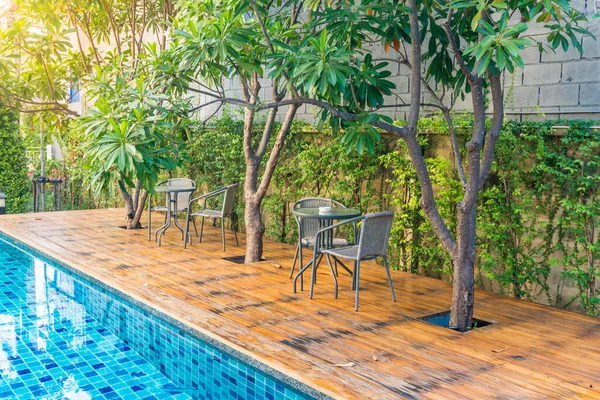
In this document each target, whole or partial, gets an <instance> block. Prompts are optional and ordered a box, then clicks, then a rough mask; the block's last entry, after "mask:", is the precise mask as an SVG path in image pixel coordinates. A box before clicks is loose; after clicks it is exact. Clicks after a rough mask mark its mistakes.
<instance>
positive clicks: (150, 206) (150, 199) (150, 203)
mask: <svg viewBox="0 0 600 400" xmlns="http://www.w3.org/2000/svg"><path fill="white" fill-rule="evenodd" d="M151 240H152V196H151V195H150V196H148V241H151Z"/></svg>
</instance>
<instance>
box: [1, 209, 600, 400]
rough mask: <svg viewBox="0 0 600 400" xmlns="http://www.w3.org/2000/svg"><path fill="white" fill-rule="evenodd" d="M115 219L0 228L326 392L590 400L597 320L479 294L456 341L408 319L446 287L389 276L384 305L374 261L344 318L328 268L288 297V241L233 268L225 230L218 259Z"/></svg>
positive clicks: (344, 291)
mask: <svg viewBox="0 0 600 400" xmlns="http://www.w3.org/2000/svg"><path fill="white" fill-rule="evenodd" d="M123 214H124V212H123V210H115V209H109V210H94V211H72V212H57V213H46V214H23V215H7V216H0V231H1V232H4V233H6V234H8V235H10V236H13V237H14V238H16V239H18V240H21V241H23V242H26V243H28V244H29V245H31V246H33V247H35V248H37V249H39V250H41V251H43V252H44V253H46V254H48V255H50V256H52V257H54V258H56V259H59V260H60V261H62V262H64V263H66V264H68V265H70V266H72V267H75V268H77V269H79V270H81V271H83V272H84V273H86V274H89V275H91V276H93V277H95V278H97V279H99V280H101V281H103V282H105V283H106V284H108V285H110V286H112V287H114V288H116V289H118V290H120V291H122V292H125V293H127V294H128V295H130V296H132V297H134V298H136V299H138V300H142V301H144V302H145V303H147V304H148V305H150V306H152V307H154V308H156V309H158V310H159V311H161V312H164V313H166V314H168V315H170V316H172V317H174V318H176V319H177V320H179V321H181V322H183V323H185V324H186V325H188V326H190V327H192V328H194V329H196V330H198V331H200V332H203V333H204V334H207V335H210V336H211V337H213V338H216V339H218V340H220V341H221V342H223V343H225V344H226V345H228V346H231V347H232V348H234V349H236V350H237V351H241V352H242V353H244V354H246V355H250V356H252V357H254V358H255V359H257V360H259V361H261V362H263V363H265V364H267V365H269V366H270V367H273V368H276V369H277V370H280V371H283V372H284V373H286V374H287V375H289V376H291V377H293V378H295V379H296V380H298V381H300V382H302V383H304V384H306V385H309V386H311V387H313V388H316V389H318V390H319V391H321V392H323V393H325V394H327V395H329V396H331V397H334V398H340V399H359V398H370V399H397V398H437V399H454V398H456V399H465V398H473V399H481V398H485V397H498V398H503V399H509V398H510V399H512V398H514V399H517V398H518V399H523V398H528V399H538V398H540V399H541V398H553V399H557V398H596V399H597V398H600V320H599V319H595V318H590V317H586V316H583V315H579V314H575V313H572V312H567V311H562V310H557V309H552V308H550V307H546V306H542V305H538V304H533V303H529V302H526V301H519V300H515V299H511V298H508V297H503V296H498V295H493V294H488V293H484V292H477V295H476V311H475V316H476V317H478V318H481V319H484V320H488V321H492V322H494V324H493V325H490V326H487V327H485V328H480V329H476V330H474V331H471V332H468V333H464V334H461V333H457V332H454V331H451V330H448V329H444V328H440V327H437V326H433V325H430V324H427V323H424V322H421V321H417V320H415V318H418V317H421V316H424V315H428V314H432V313H436V312H440V311H444V310H446V309H448V307H449V304H450V295H451V289H450V286H449V285H448V284H447V283H444V282H441V281H438V280H435V279H430V278H424V277H420V276H417V275H412V274H408V273H402V272H398V271H393V275H392V276H393V280H394V286H395V289H396V295H397V297H398V302H396V303H393V302H392V301H391V298H390V293H389V288H388V287H387V283H386V277H385V272H384V269H383V268H382V267H379V266H377V265H374V264H365V267H364V269H363V272H361V308H360V311H359V312H355V311H354V308H353V292H352V291H351V290H350V278H349V277H348V276H347V275H345V274H342V273H340V284H341V285H340V297H339V299H337V300H336V299H334V298H333V284H332V281H331V278H330V277H329V276H328V271H327V268H322V269H321V271H320V274H319V278H318V284H317V287H316V291H315V298H314V299H313V300H310V299H309V298H308V290H305V291H304V292H300V293H298V294H296V295H295V294H293V291H292V283H291V281H290V279H289V278H288V275H289V267H290V265H291V260H292V257H293V248H292V247H291V246H287V245H283V244H277V243H270V242H267V243H266V249H265V256H266V258H267V261H265V262H261V263H257V264H255V265H251V266H245V265H236V264H233V263H231V262H228V261H225V260H222V259H221V257H224V256H234V255H240V254H243V253H244V248H243V246H242V245H243V243H240V244H241V246H240V247H236V246H235V245H234V242H233V238H232V236H231V235H230V233H229V232H228V245H229V247H228V251H227V253H224V252H223V251H222V249H221V241H220V236H219V235H220V231H219V230H217V229H214V228H212V227H211V228H208V229H207V230H206V231H205V233H206V236H205V240H204V241H203V243H202V244H198V243H194V245H193V246H192V247H191V248H188V249H187V250H184V249H183V247H182V245H181V241H179V240H178V239H179V236H178V234H177V233H176V231H175V230H174V229H172V230H170V231H169V232H168V233H167V235H166V236H165V240H164V242H163V246H162V247H160V248H159V247H158V246H157V244H156V243H155V242H148V240H147V236H146V231H145V230H143V231H137V232H133V231H126V230H123V229H119V228H118V226H119V225H123V219H122V216H123ZM241 239H242V240H241V242H243V236H241ZM275 264H279V265H282V266H283V268H277V267H276V265H275ZM305 289H306V288H305ZM341 365H345V366H341Z"/></svg>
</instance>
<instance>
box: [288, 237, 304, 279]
mask: <svg viewBox="0 0 600 400" xmlns="http://www.w3.org/2000/svg"><path fill="white" fill-rule="evenodd" d="M299 248H300V244H298V246H296V253H295V254H294V261H292V271H291V272H290V279H292V277H293V276H294V269H295V268H296V260H298V251H300V250H299ZM300 268H302V265H301V266H300Z"/></svg>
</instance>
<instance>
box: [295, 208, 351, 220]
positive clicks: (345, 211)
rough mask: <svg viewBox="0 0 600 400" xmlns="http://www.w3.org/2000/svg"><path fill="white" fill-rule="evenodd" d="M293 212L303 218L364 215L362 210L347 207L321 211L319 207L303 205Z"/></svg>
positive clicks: (342, 217) (335, 217)
mask: <svg viewBox="0 0 600 400" xmlns="http://www.w3.org/2000/svg"><path fill="white" fill-rule="evenodd" d="M292 212H293V213H294V215H297V216H298V217H301V218H314V219H350V218H354V217H360V216H361V215H362V213H361V212H360V210H357V209H355V208H345V207H331V211H321V210H319V208H318V207H301V208H297V209H295V210H293V211H292Z"/></svg>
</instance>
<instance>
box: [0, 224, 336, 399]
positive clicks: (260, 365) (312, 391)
mask: <svg viewBox="0 0 600 400" xmlns="http://www.w3.org/2000/svg"><path fill="white" fill-rule="evenodd" d="M0 239H4V240H5V241H7V242H8V243H10V244H12V245H15V246H22V247H24V249H21V250H25V251H27V252H30V253H32V255H33V256H35V257H38V258H41V259H43V260H45V261H48V262H50V263H54V264H57V265H58V266H59V267H60V268H63V269H65V270H66V271H68V272H69V273H71V274H73V275H75V276H76V277H78V278H80V279H83V280H86V281H88V282H90V283H91V284H92V285H95V286H96V287H97V288H98V289H100V290H102V291H105V292H107V293H109V294H111V295H113V296H115V297H117V298H118V299H121V300H123V301H125V302H129V303H131V304H132V305H133V306H135V307H138V308H140V309H141V310H143V311H144V312H146V313H148V314H150V315H152V316H154V317H156V318H159V319H161V320H163V321H164V322H166V323H167V324H171V325H173V326H174V327H175V328H177V329H180V330H182V331H184V332H186V333H187V334H189V335H191V336H192V337H195V338H196V339H198V340H200V341H203V342H205V343H207V344H208V345H210V346H213V347H215V348H216V349H218V350H220V351H222V352H224V353H227V354H229V355H230V356H232V357H234V358H237V359H238V360H240V361H242V362H243V363H246V364H248V365H250V366H251V367H253V368H255V369H257V370H258V371H260V372H262V373H264V374H267V375H269V376H271V377H273V378H275V379H277V380H279V381H282V382H283V383H285V384H286V385H288V386H290V387H291V388H293V389H295V390H297V391H299V392H300V393H302V394H306V395H308V396H310V397H312V398H314V399H316V400H333V399H339V398H340V397H339V396H335V395H333V394H332V395H329V394H327V393H324V391H321V390H319V389H316V388H314V387H312V386H309V385H307V384H305V383H303V382H300V381H299V380H297V379H295V378H294V377H292V376H290V375H288V374H286V373H285V372H283V371H280V370H278V369H276V368H273V367H271V366H269V365H268V364H267V363H266V362H264V361H261V360H259V359H258V358H256V357H253V356H252V355H250V354H247V353H249V351H247V350H243V349H239V348H238V347H239V346H237V345H235V344H233V343H230V342H228V341H227V340H224V339H222V338H219V336H218V335H216V334H214V333H210V332H209V331H206V332H203V331H202V330H199V329H197V328H194V327H192V326H189V325H188V324H186V323H185V322H183V321H180V320H179V319H177V318H174V317H172V316H170V315H169V314H167V313H166V312H165V311H161V310H159V309H157V308H155V307H153V306H151V305H149V304H147V303H146V302H144V301H143V300H140V299H137V298H136V297H135V296H133V295H131V294H129V293H126V292H123V291H120V290H118V289H116V288H114V287H112V286H110V285H108V284H106V283H104V282H102V281H101V280H99V279H98V278H96V277H94V276H92V275H90V274H88V273H86V272H83V271H81V270H80V269H78V268H77V267H76V266H72V265H69V264H67V263H65V262H63V261H61V260H59V259H57V258H56V257H54V256H52V255H49V254H47V253H45V252H43V251H41V250H39V249H37V248H35V247H34V246H32V245H30V244H28V243H26V242H24V241H23V240H21V239H18V238H16V237H14V236H13V235H11V234H8V233H6V232H5V231H3V230H0Z"/></svg>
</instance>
